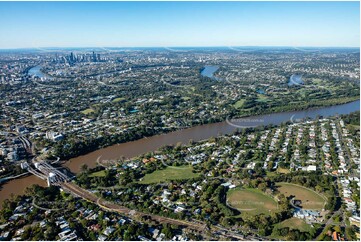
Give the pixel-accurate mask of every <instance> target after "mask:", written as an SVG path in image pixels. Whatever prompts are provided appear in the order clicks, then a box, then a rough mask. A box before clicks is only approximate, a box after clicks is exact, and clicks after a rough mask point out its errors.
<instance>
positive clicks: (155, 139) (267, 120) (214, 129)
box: [0, 100, 360, 203]
mask: <svg viewBox="0 0 361 242" xmlns="http://www.w3.org/2000/svg"><path fill="white" fill-rule="evenodd" d="M359 110H360V102H359V100H357V101H353V102H349V103H346V104H342V105H335V106H329V107H323V108H312V109H308V110H303V111H292V112H282V113H273V114H264V115H256V116H248V117H247V118H245V117H244V118H242V119H235V120H232V119H231V120H228V122H227V121H223V122H218V123H210V124H204V125H199V126H195V127H191V128H186V129H181V130H177V131H173V132H170V133H166V134H161V135H154V136H151V137H147V138H142V139H138V140H135V141H129V142H125V143H120V144H115V145H111V146H108V147H106V148H101V149H98V150H95V151H93V152H90V153H88V154H85V155H81V156H78V157H75V158H72V159H69V160H68V161H66V162H64V163H63V166H65V167H67V168H69V169H70V170H71V171H72V172H74V173H77V172H79V171H80V166H81V165H82V164H86V165H88V167H90V168H91V167H95V166H96V164H97V162H99V161H105V160H117V159H121V158H132V157H136V156H139V155H141V154H144V153H147V152H152V151H156V150H157V149H159V148H161V147H162V146H165V145H175V144H177V143H182V144H186V143H188V142H189V141H190V140H193V141H201V140H205V139H209V138H211V137H217V136H220V135H225V134H231V133H233V132H235V131H236V130H237V129H240V128H241V127H242V128H245V127H257V126H262V125H263V126H265V125H270V124H273V125H278V124H281V123H283V122H293V121H297V120H298V119H303V118H307V117H310V118H316V117H317V116H323V117H329V116H333V115H336V114H349V113H351V112H355V111H359ZM32 184H38V185H43V186H46V182H45V181H43V180H41V179H40V178H37V177H35V176H27V177H23V178H19V179H15V180H11V181H9V182H6V183H5V184H3V186H2V188H1V191H0V203H2V201H3V200H5V199H6V198H9V197H10V196H11V193H14V194H15V195H20V194H23V191H24V189H25V188H26V187H28V186H30V185H32Z"/></svg>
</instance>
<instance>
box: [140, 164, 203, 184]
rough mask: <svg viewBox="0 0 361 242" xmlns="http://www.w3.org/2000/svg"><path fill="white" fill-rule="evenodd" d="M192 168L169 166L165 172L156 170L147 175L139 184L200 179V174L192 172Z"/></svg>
mask: <svg viewBox="0 0 361 242" xmlns="http://www.w3.org/2000/svg"><path fill="white" fill-rule="evenodd" d="M192 169H193V168H192V166H168V167H167V168H166V169H163V170H156V171H154V172H153V173H150V174H146V175H145V176H144V177H143V179H142V180H141V181H140V182H139V183H140V184H151V183H161V182H164V181H167V180H179V179H190V178H195V177H198V176H199V174H197V173H193V172H192Z"/></svg>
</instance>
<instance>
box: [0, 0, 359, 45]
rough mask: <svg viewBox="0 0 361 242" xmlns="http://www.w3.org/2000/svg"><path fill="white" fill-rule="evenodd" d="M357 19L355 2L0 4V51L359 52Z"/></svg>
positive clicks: (356, 4)
mask: <svg viewBox="0 0 361 242" xmlns="http://www.w3.org/2000/svg"><path fill="white" fill-rule="evenodd" d="M29 9H31V11H29ZM359 18H360V3H359V2H0V21H1V22H2V23H6V24H2V25H1V26H0V31H1V32H2V36H3V37H2V38H1V39H0V49H31V48H55V47H54V46H57V47H56V48H90V47H93V48H95V47H97V48H100V47H104V46H107V47H108V48H158V47H169V48H181V47H187V48H188V47H224V46H225V47H227V46H230V47H244V46H252V47H255V46H257V47H288V46H290V47H317V48H324V47H325V48H334V47H335V48H337V47H341V48H347V47H350V48H359V47H360V43H359V39H360V23H359ZM24 23H27V24H26V25H24ZM75 46H77V47H75ZM110 46H114V47H110Z"/></svg>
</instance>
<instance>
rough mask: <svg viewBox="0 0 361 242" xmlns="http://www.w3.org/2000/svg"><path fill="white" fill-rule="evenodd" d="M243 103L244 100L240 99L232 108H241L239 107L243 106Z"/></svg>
mask: <svg viewBox="0 0 361 242" xmlns="http://www.w3.org/2000/svg"><path fill="white" fill-rule="evenodd" d="M245 101H246V100H245V99H240V100H238V101H237V102H236V103H235V104H233V107H235V108H241V107H242V106H243V104H244V102H245Z"/></svg>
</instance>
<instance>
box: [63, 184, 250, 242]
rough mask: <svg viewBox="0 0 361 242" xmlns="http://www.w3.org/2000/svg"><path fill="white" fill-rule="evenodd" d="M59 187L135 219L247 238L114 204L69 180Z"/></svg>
mask: <svg viewBox="0 0 361 242" xmlns="http://www.w3.org/2000/svg"><path fill="white" fill-rule="evenodd" d="M61 187H62V188H63V189H64V190H67V191H69V192H71V193H72V194H73V195H75V196H78V197H81V198H83V199H85V200H87V201H89V202H92V203H95V204H97V205H98V206H99V207H101V208H102V209H104V210H108V211H111V212H118V213H121V214H124V215H126V216H129V217H132V218H133V219H135V220H137V219H138V220H139V218H141V217H146V218H149V219H150V220H153V221H156V222H159V223H168V224H174V225H178V226H184V227H187V228H189V229H192V230H195V231H198V232H200V233H202V234H204V233H206V232H207V231H209V232H211V233H218V234H221V235H222V236H224V237H227V238H231V239H237V240H247V239H246V238H245V237H244V236H243V235H241V234H238V233H237V232H235V231H231V230H228V229H226V228H223V227H221V226H218V225H215V226H213V225H212V226H211V228H210V229H209V228H208V226H207V225H206V224H205V223H204V222H201V221H195V222H190V221H185V220H178V219H172V218H168V217H163V216H159V215H155V214H149V213H143V212H139V211H136V210H132V209H130V208H127V207H124V206H121V205H119V204H115V203H113V202H110V201H106V200H104V199H102V198H100V197H97V196H96V195H95V194H93V193H91V192H89V191H88V190H86V189H83V188H81V187H79V186H77V185H75V184H74V183H69V182H66V183H62V184H61ZM252 238H255V237H249V239H252Z"/></svg>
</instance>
